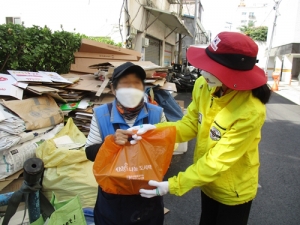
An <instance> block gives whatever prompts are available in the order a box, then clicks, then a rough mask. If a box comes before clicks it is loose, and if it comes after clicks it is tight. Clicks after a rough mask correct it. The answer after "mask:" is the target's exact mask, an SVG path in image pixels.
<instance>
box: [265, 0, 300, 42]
mask: <svg viewBox="0 0 300 225" xmlns="http://www.w3.org/2000/svg"><path fill="white" fill-rule="evenodd" d="M278 12H279V14H278V16H277V21H276V27H275V31H274V35H273V42H272V47H273V48H274V47H277V46H281V45H285V44H289V43H300V25H299V24H300V0H289V1H281V3H280V5H279V8H278ZM270 17H271V18H273V21H274V18H275V10H273V11H272V13H271V14H270ZM272 26H273V25H272ZM272 26H271V27H270V32H269V33H268V42H269V41H270V37H271V33H272V32H271V31H272Z"/></svg>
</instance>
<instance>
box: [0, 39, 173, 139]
mask: <svg viewBox="0 0 300 225" xmlns="http://www.w3.org/2000/svg"><path fill="white" fill-rule="evenodd" d="M74 56H75V63H74V64H72V65H71V67H70V72H69V73H68V74H57V73H55V72H45V71H38V72H28V71H13V70H11V71H8V72H9V73H10V75H7V74H1V77H0V81H1V79H2V80H3V81H4V80H5V82H0V98H4V99H5V100H12V99H25V98H28V97H31V96H37V95H38V96H40V95H49V96H51V97H53V98H54V99H55V101H56V102H57V103H58V104H59V106H60V107H61V109H62V110H63V112H64V115H65V116H66V117H72V118H73V120H74V123H75V124H76V125H77V126H78V128H79V129H80V130H81V131H82V132H83V133H84V134H86V135H87V133H88V132H89V125H90V121H91V117H92V113H93V108H94V107H96V106H98V105H101V104H105V103H108V102H112V101H113V100H114V98H115V97H114V95H113V94H112V93H111V90H110V85H109V81H110V78H111V76H112V73H113V71H114V69H115V68H116V67H117V66H119V65H121V64H123V63H125V62H128V61H130V62H132V63H134V64H136V65H140V66H141V67H143V68H144V70H145V71H146V75H147V77H146V80H145V82H146V86H150V87H154V86H159V87H160V88H162V89H165V90H169V91H173V92H176V86H175V84H174V83H169V82H166V78H165V77H166V76H167V72H168V69H169V68H167V67H161V66H158V65H156V64H154V63H152V62H150V61H140V60H141V53H140V52H137V51H134V50H131V49H126V48H121V47H118V46H113V45H109V44H104V43H100V42H96V41H92V40H88V39H83V40H82V43H81V47H80V49H79V51H78V52H75V53H74ZM4 83H5V84H4ZM1 84H3V85H2V86H1ZM23 92H24V94H23Z"/></svg>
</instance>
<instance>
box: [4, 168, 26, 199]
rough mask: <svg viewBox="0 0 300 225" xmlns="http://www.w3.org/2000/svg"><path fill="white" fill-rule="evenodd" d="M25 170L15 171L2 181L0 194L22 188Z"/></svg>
mask: <svg viewBox="0 0 300 225" xmlns="http://www.w3.org/2000/svg"><path fill="white" fill-rule="evenodd" d="M22 174H23V170H20V171H19V172H17V173H14V174H12V175H10V176H8V177H6V178H4V179H2V180H1V181H0V194H4V193H8V192H14V191H17V190H19V189H20V187H21V186H22V184H23V181H24V179H23V176H22Z"/></svg>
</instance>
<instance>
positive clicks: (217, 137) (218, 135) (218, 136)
mask: <svg viewBox="0 0 300 225" xmlns="http://www.w3.org/2000/svg"><path fill="white" fill-rule="evenodd" d="M209 136H210V138H211V139H212V140H214V141H219V140H220V139H221V132H220V131H219V130H218V129H217V128H216V127H214V126H213V127H212V128H211V129H210V131H209Z"/></svg>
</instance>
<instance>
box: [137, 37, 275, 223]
mask: <svg viewBox="0 0 300 225" xmlns="http://www.w3.org/2000/svg"><path fill="white" fill-rule="evenodd" d="M257 52H258V47H257V45H256V43H255V42H254V41H253V40H252V39H251V38H250V37H248V36H246V35H244V34H241V33H236V32H221V33H219V34H218V35H217V36H216V38H215V39H214V40H213V41H212V43H211V44H210V45H209V47H207V48H206V49H203V48H199V47H196V46H191V47H190V48H189V49H188V51H187V58H188V61H189V63H191V64H192V65H193V66H195V67H197V68H199V69H201V70H202V76H201V77H200V78H199V79H197V81H196V83H195V86H194V89H193V94H192V97H193V101H192V102H191V104H190V105H189V106H188V108H187V114H186V115H185V116H184V117H183V118H182V119H181V120H180V121H177V122H166V123H161V124H156V125H155V126H156V127H161V126H170V125H172V126H176V128H177V134H176V142H186V141H189V140H191V139H193V138H197V142H196V145H195V150H194V151H195V152H194V163H193V164H192V165H190V166H189V167H188V168H187V169H186V170H185V171H184V172H180V173H178V175H177V176H174V177H171V178H169V179H168V180H167V181H163V182H156V181H149V185H152V186H154V187H156V189H154V190H145V189H141V190H140V193H141V196H143V197H146V198H152V197H154V196H157V195H164V194H166V193H168V192H170V193H171V194H174V195H177V196H181V195H184V194H185V193H186V192H188V191H189V190H191V189H193V188H195V187H200V188H201V206H202V207H201V210H202V212H201V218H200V225H208V224H209V225H246V224H247V221H248V217H249V213H250V208H251V203H252V200H253V199H254V198H255V196H256V193H257V188H258V172H259V165H260V163H259V150H258V144H259V142H260V140H261V128H262V126H263V124H264V122H265V118H266V107H265V104H266V103H267V102H268V100H269V98H270V95H271V91H270V88H269V86H268V85H267V77H266V76H265V73H264V71H263V70H262V69H260V68H259V67H257V66H256V65H255V64H256V62H257V59H256V56H257ZM137 129H138V128H137ZM146 131H147V129H143V130H139V132H138V133H139V134H143V133H144V132H146Z"/></svg>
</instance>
